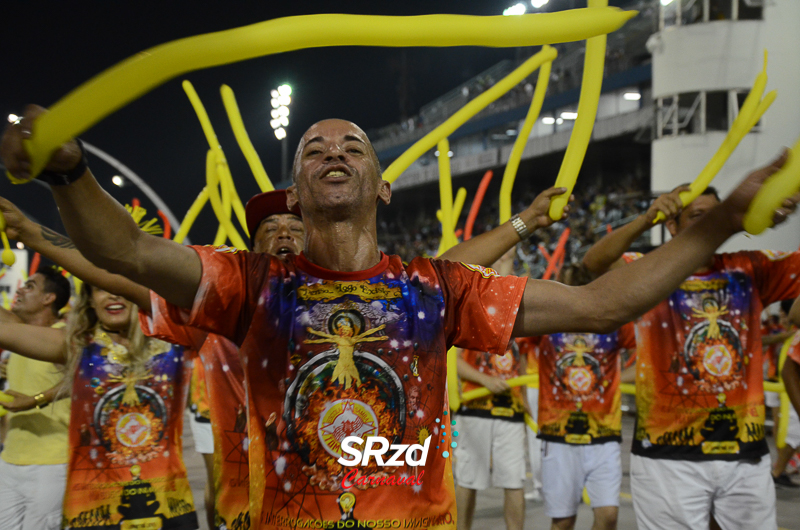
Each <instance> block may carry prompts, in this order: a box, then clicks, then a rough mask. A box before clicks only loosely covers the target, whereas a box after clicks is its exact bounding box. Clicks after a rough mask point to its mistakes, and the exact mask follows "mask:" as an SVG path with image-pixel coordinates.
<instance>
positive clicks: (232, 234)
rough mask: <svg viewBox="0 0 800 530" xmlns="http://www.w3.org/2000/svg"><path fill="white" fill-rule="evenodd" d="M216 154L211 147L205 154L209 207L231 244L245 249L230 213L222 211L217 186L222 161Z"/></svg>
mask: <svg viewBox="0 0 800 530" xmlns="http://www.w3.org/2000/svg"><path fill="white" fill-rule="evenodd" d="M218 156H219V155H218V154H217V152H215V151H214V150H212V149H209V150H208V153H207V155H206V179H207V181H206V189H207V190H208V199H209V201H210V202H211V207H212V208H213V209H214V213H215V214H216V216H217V219H218V220H219V222H220V224H221V225H222V226H223V227H224V229H225V231H226V232H227V233H228V237H229V238H230V240H231V243H232V244H233V246H235V247H236V248H239V249H242V250H245V249H247V245H246V244H245V242H244V240H243V239H242V237H241V236H240V235H239V232H237V231H236V228H235V227H234V226H233V223H232V222H231V219H230V213H229V215H228V217H225V214H224V212H223V208H222V199H221V198H220V195H219V190H218V189H217V186H219V172H218V171H219V170H218V165H220V164H222V163H224V162H223V161H222V160H218Z"/></svg>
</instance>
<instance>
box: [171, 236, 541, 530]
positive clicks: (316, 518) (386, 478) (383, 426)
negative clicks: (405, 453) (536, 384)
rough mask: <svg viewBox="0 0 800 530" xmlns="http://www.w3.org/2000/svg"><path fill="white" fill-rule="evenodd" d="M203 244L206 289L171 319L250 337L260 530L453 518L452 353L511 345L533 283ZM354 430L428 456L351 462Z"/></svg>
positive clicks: (447, 523) (255, 519) (432, 265)
mask: <svg viewBox="0 0 800 530" xmlns="http://www.w3.org/2000/svg"><path fill="white" fill-rule="evenodd" d="M194 248H195V250H196V251H197V253H198V255H199V256H200V259H201V261H202V266H203V277H202V280H201V284H200V288H199V289H198V293H197V298H196V300H195V303H194V306H193V308H192V309H191V311H186V310H181V309H179V308H176V307H172V306H170V308H169V316H170V318H171V319H172V320H173V321H176V322H178V323H180V324H185V325H190V326H195V327H199V328H202V329H206V330H207V331H210V332H213V333H218V334H221V335H223V336H225V337H228V338H229V339H231V340H233V341H234V342H235V343H236V344H239V345H240V354H241V357H242V362H243V365H244V370H245V378H246V383H247V389H248V414H249V421H248V426H249V436H250V447H249V453H250V518H251V522H252V524H253V527H254V528H261V529H277V528H297V527H312V528H314V527H317V528H325V527H334V526H336V525H339V524H342V525H344V526H343V527H357V526H358V525H362V526H363V525H364V524H368V525H370V526H373V527H378V526H383V527H392V526H394V527H403V528H405V527H412V526H414V527H417V526H419V527H423V528H448V529H451V528H455V525H456V523H455V520H456V515H455V499H454V490H453V475H452V468H451V462H450V451H451V448H450V445H449V444H450V441H451V433H450V428H449V422H448V416H447V410H448V404H447V402H446V397H445V386H446V372H447V370H446V352H447V349H448V348H449V347H451V346H454V345H455V346H460V347H463V348H469V349H475V350H482V351H488V352H492V353H502V352H505V349H506V346H507V344H508V341H509V339H510V336H511V331H512V328H513V325H514V320H515V318H516V314H517V311H518V309H519V304H520V300H521V298H522V294H523V292H524V287H525V284H526V280H525V279H523V278H515V277H499V276H497V274H496V273H495V272H494V271H492V270H491V269H485V268H483V267H477V266H471V265H463V264H460V263H451V262H447V261H437V260H428V259H422V258H417V259H415V260H413V261H412V262H411V263H410V264H409V265H404V264H403V263H402V261H401V260H400V258H399V257H397V256H386V255H383V254H382V255H381V260H380V262H379V263H378V264H377V265H375V266H374V267H372V268H370V269H368V270H365V271H358V272H335V271H330V270H326V269H322V268H320V267H317V266H315V265H313V264H312V263H310V262H309V261H308V260H306V259H305V257H304V256H303V255H302V254H301V255H300V256H297V257H296V258H294V257H292V258H289V260H288V261H287V262H286V263H283V262H281V261H280V260H278V259H275V258H271V257H269V256H267V255H263V254H254V253H244V252H237V251H235V250H233V249H229V248H213V247H194ZM212 407H213V405H212ZM348 436H356V437H359V438H362V439H366V438H368V437H371V436H373V437H374V436H377V437H383V438H384V441H385V442H388V443H390V444H394V445H398V444H417V445H423V446H425V445H427V446H428V451H427V456H426V458H422V456H421V455H423V454H424V451H422V450H418V451H417V452H416V455H417V457H419V458H422V460H421V461H419V460H417V461H415V460H414V459H413V458H409V461H406V460H405V458H403V457H402V456H401V459H400V461H399V462H398V461H397V460H395V463H396V464H397V465H393V466H386V467H381V466H379V465H377V463H376V460H375V459H371V460H369V461H368V463H367V465H366V466H361V465H359V466H355V467H350V466H344V465H342V464H340V463H339V459H340V458H342V459H344V460H345V461H346V460H347V459H348V457H346V454H345V451H343V448H342V442H343V441H344V439H345V438H346V437H348ZM390 452H391V453H394V450H391V451H390ZM389 456H390V455H389V454H386V455H385V458H386V459H388V458H389Z"/></svg>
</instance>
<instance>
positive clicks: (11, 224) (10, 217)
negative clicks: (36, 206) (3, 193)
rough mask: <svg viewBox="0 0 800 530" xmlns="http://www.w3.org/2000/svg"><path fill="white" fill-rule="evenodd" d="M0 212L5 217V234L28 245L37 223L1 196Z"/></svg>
mask: <svg viewBox="0 0 800 530" xmlns="http://www.w3.org/2000/svg"><path fill="white" fill-rule="evenodd" d="M0 213H2V214H3V217H5V219H6V234H8V237H9V238H10V239H13V240H15V241H20V242H22V243H24V244H26V245H28V244H29V241H31V238H32V236H33V235H34V234H35V232H36V227H37V226H38V225H37V224H36V223H34V222H33V221H31V220H30V219H28V218H27V217H25V215H24V214H23V213H22V212H21V211H20V210H19V208H17V207H16V206H15V205H14V203H12V202H11V201H9V200H7V199H4V198H3V197H0Z"/></svg>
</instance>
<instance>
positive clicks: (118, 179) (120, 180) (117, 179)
mask: <svg viewBox="0 0 800 530" xmlns="http://www.w3.org/2000/svg"><path fill="white" fill-rule="evenodd" d="M111 182H113V183H114V185H115V186H119V187H120V188H121V187H122V186H124V185H125V179H124V178H122V177H121V176H120V175H114V176H113V177H111Z"/></svg>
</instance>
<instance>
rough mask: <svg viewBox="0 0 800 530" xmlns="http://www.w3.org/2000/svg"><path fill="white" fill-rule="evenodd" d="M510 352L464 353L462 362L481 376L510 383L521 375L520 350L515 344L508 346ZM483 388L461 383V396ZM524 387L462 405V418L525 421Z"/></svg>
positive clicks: (473, 384) (472, 351)
mask: <svg viewBox="0 0 800 530" xmlns="http://www.w3.org/2000/svg"><path fill="white" fill-rule="evenodd" d="M509 346H510V348H508V349H507V350H506V352H505V353H504V354H503V355H494V354H491V353H486V352H479V351H474V350H464V352H463V354H462V355H463V359H464V360H465V361H467V363H469V365H470V366H472V367H473V368H475V369H476V370H477V371H479V372H481V373H485V374H487V375H489V376H491V377H499V378H501V379H511V378H513V377H519V376H521V375H523V374H522V371H521V370H522V364H521V363H520V352H519V347H518V346H517V343H516V342H515V341H512V342H511V343H510V344H509ZM476 388H482V386H481V385H479V384H477V383H473V382H472V381H466V380H465V381H463V382H462V383H461V392H462V393H464V392H469V391H470V390H475V389H476ZM522 390H523V387H521V386H518V387H514V388H512V389H511V390H508V391H506V392H503V393H502V394H492V395H490V396H486V397H483V398H478V399H473V400H471V401H467V402H464V403H462V404H461V407H460V408H459V410H458V413H459V414H463V415H465V416H478V417H481V418H493V419H498V420H509V421H520V422H521V421H525V406H524V405H523V401H522Z"/></svg>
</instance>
